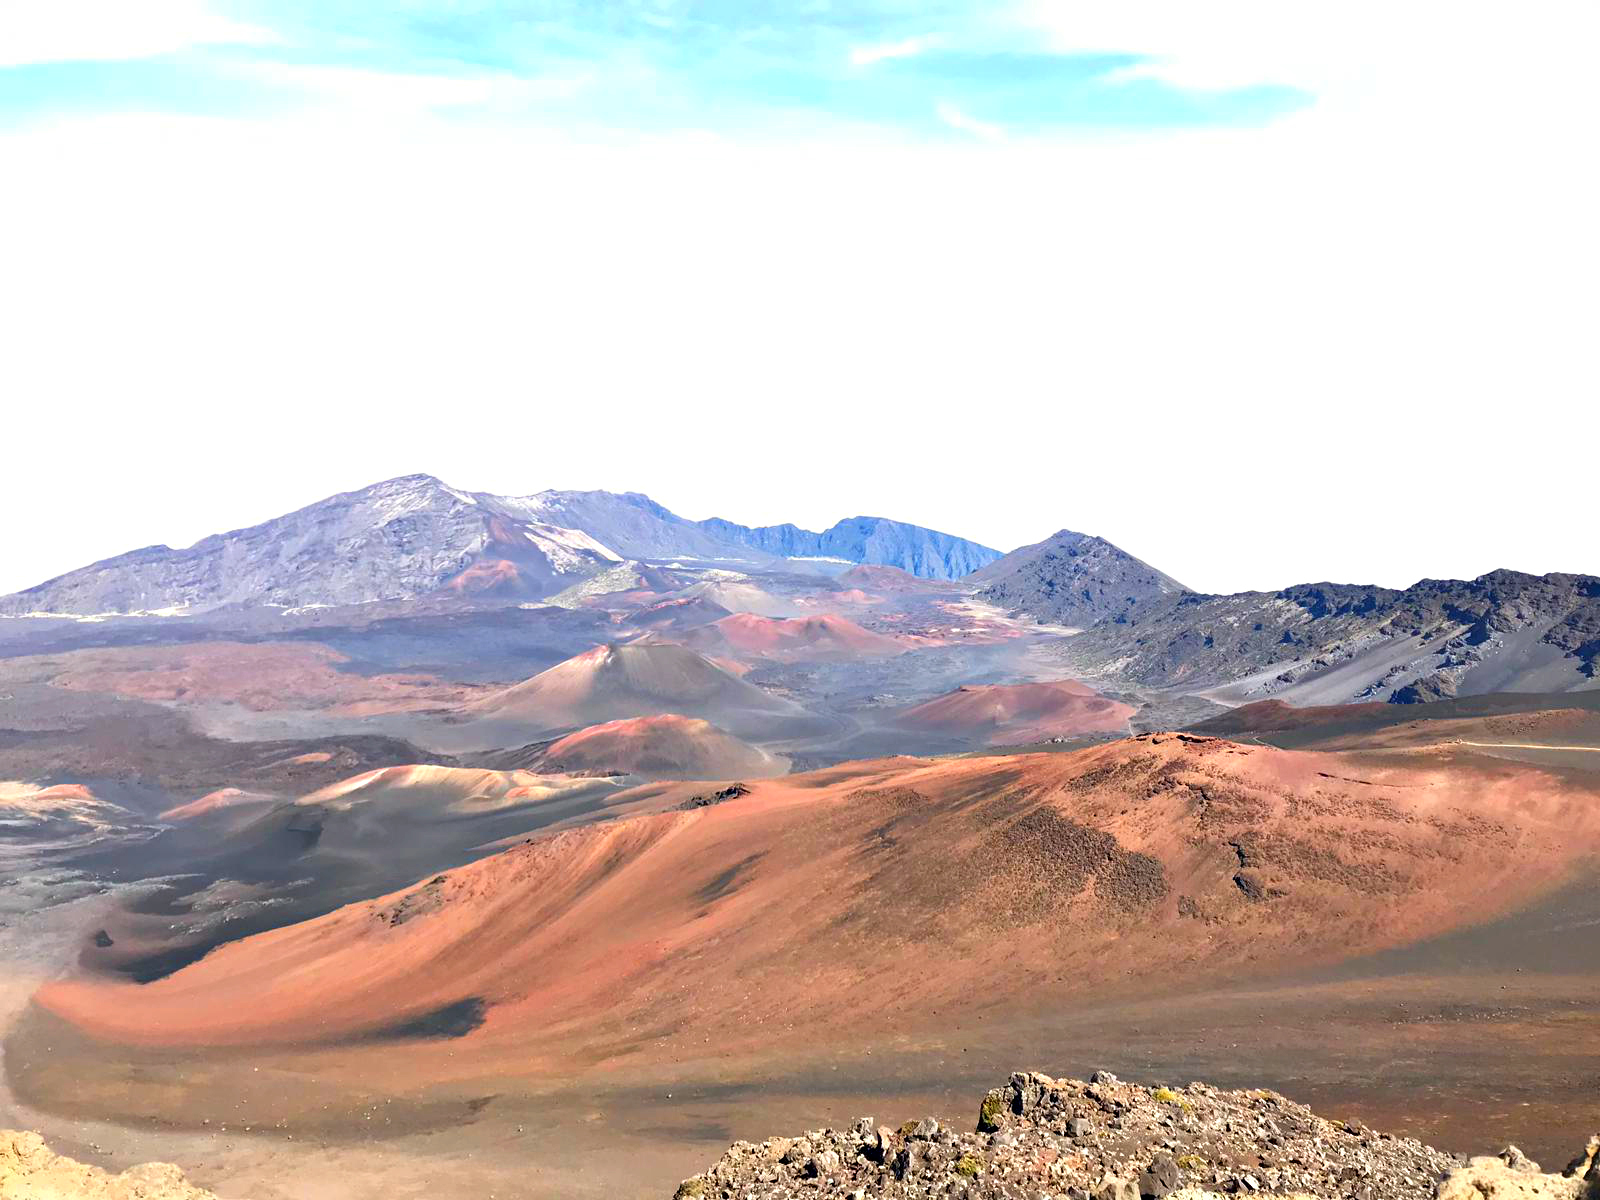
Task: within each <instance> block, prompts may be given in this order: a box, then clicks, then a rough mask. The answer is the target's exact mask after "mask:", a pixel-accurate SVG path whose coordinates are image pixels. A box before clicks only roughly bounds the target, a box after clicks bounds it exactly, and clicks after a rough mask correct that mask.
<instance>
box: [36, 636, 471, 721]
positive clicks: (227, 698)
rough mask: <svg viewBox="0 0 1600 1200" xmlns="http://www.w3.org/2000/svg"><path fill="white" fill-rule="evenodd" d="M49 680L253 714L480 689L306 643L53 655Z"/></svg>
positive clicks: (383, 706)
mask: <svg viewBox="0 0 1600 1200" xmlns="http://www.w3.org/2000/svg"><path fill="white" fill-rule="evenodd" d="M56 660H57V662H58V663H59V665H60V667H61V668H62V669H61V672H60V674H58V675H56V676H55V678H54V679H53V680H52V681H51V682H53V683H54V684H55V685H56V686H57V687H64V688H71V689H73V690H75V691H81V692H111V693H114V694H116V695H121V696H132V697H134V698H136V699H139V700H156V701H165V702H178V703H184V704H211V703H221V704H238V705H240V706H242V707H244V708H248V709H251V710H252V711H254V712H274V711H280V710H285V709H317V708H332V709H336V710H338V711H340V712H343V713H346V714H349V715H365V714H369V713H383V712H407V711H415V710H420V709H429V708H441V707H445V706H448V705H453V704H460V703H462V702H464V701H467V700H470V699H472V698H473V697H475V696H479V695H482V694H483V692H484V691H485V689H483V688H481V687H473V686H471V685H465V684H452V683H446V682H444V681H443V680H440V679H438V678H436V677H435V676H432V675H355V674H351V673H349V672H346V671H341V670H339V669H338V664H339V663H342V662H346V661H347V659H346V658H345V656H344V655H342V654H340V653H339V652H338V651H337V650H334V649H332V648H330V647H328V646H320V645H317V644H315V643H312V642H259V643H245V642H201V643H197V644H194V645H187V646H129V647H120V648H117V649H107V650H80V651H75V652H73V653H70V654H63V655H59V656H56Z"/></svg>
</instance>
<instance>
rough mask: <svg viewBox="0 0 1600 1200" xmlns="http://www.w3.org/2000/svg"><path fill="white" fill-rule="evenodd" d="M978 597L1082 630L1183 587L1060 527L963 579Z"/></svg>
mask: <svg viewBox="0 0 1600 1200" xmlns="http://www.w3.org/2000/svg"><path fill="white" fill-rule="evenodd" d="M967 582H968V583H975V584H979V585H980V586H981V587H982V591H980V592H979V593H978V595H979V597H980V598H981V599H984V600H987V601H989V603H991V604H997V605H999V606H1000V607H1002V608H1007V609H1010V610H1012V611H1013V612H1019V613H1025V614H1027V615H1028V616H1031V617H1035V618H1037V619H1039V620H1041V621H1051V622H1055V623H1056V624H1060V625H1075V626H1078V627H1080V628H1086V627H1088V626H1090V625H1093V624H1095V623H1096V622H1097V621H1103V620H1105V619H1107V618H1111V619H1113V620H1120V619H1122V618H1124V617H1126V616H1127V615H1128V614H1129V613H1130V612H1133V611H1134V610H1135V609H1138V608H1140V607H1142V606H1145V605H1148V604H1150V603H1152V602H1154V601H1158V600H1161V599H1164V598H1165V597H1168V596H1177V595H1182V594H1183V593H1185V592H1187V591H1188V590H1189V589H1188V588H1186V587H1184V586H1183V584H1181V583H1179V582H1178V581H1177V580H1176V579H1173V578H1171V577H1170V576H1168V575H1163V574H1162V573H1161V572H1160V571H1158V570H1156V569H1155V568H1154V567H1152V566H1150V565H1149V564H1148V563H1144V562H1141V561H1140V560H1139V559H1137V558H1134V557H1133V555H1131V554H1129V553H1128V552H1127V551H1125V550H1121V549H1119V548H1118V547H1116V546H1113V545H1112V544H1111V543H1110V542H1108V541H1106V540H1105V539H1104V538H1098V537H1091V536H1090V535H1088V534H1083V533H1074V532H1073V531H1072V530H1070V529H1063V530H1061V531H1060V532H1059V533H1056V534H1053V535H1051V536H1050V537H1048V538H1046V539H1045V540H1044V541H1042V542H1037V543H1035V544H1034V545H1032V546H1023V547H1021V548H1020V549H1017V550H1013V551H1012V552H1011V553H1010V554H1007V555H1006V556H1005V557H1003V558H1000V559H998V560H996V561H995V562H992V563H989V564H988V565H986V566H984V567H982V568H980V569H979V570H977V571H974V572H973V573H972V574H970V575H968V576H967Z"/></svg>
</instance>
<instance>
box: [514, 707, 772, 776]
mask: <svg viewBox="0 0 1600 1200" xmlns="http://www.w3.org/2000/svg"><path fill="white" fill-rule="evenodd" d="M529 765H530V766H534V767H535V768H536V769H537V770H540V771H546V772H564V773H566V774H569V775H638V776H642V777H644V778H646V779H739V778H750V779H761V778H765V777H767V776H769V775H782V774H783V773H784V772H785V771H786V770H788V763H787V761H785V760H784V759H781V758H777V757H775V756H773V755H771V754H768V753H767V752H766V751H765V750H760V749H758V748H756V747H755V746H752V745H750V744H749V743H748V742H742V741H740V740H739V739H738V738H736V737H734V736H733V735H732V734H728V733H724V732H723V731H722V730H720V729H718V728H717V727H716V726H715V725H713V724H711V723H710V722H709V721H699V720H696V719H694V718H693V717H685V716H680V715H679V714H677V713H663V714H662V715H660V716H655V717H634V718H631V719H629V720H624V721H608V722H606V723H605V724H603V725H591V726H589V727H588V728H587V729H580V730H578V731H577V732H576V733H570V734H568V735H567V736H566V737H564V738H562V739H561V740H560V741H558V742H556V743H554V744H553V745H551V746H549V747H548V748H546V749H545V750H544V751H543V752H542V753H541V754H540V755H539V757H538V760H537V762H536V763H531V764H529Z"/></svg>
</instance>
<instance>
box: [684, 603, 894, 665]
mask: <svg viewBox="0 0 1600 1200" xmlns="http://www.w3.org/2000/svg"><path fill="white" fill-rule="evenodd" d="M684 641H685V642H686V643H687V644H688V645H691V646H693V647H695V648H696V649H698V650H702V651H704V652H706V653H708V654H732V655H742V656H744V657H747V658H748V657H755V658H774V659H782V660H785V661H799V660H807V661H822V660H826V659H850V658H868V657H886V656H888V655H892V654H903V653H904V652H905V650H906V647H905V646H904V645H902V644H901V643H900V642H898V641H896V640H895V639H894V638H892V637H885V636H884V635H883V634H881V633H873V632H871V631H870V630H866V629H863V628H861V626H859V625H857V624H856V623H855V622H854V621H850V620H847V619H845V618H844V617H841V616H838V615H837V614H834V613H826V614H823V615H821V616H815V617H792V618H790V619H788V620H774V619H772V618H770V617H760V616H756V615H755V614H754V613H735V614H733V615H732V616H729V617H724V618H722V620H720V621H715V622H713V623H712V624H710V625H707V626H705V627H703V628H701V629H697V630H694V631H693V632H692V633H690V634H688V635H686V637H685V638H684Z"/></svg>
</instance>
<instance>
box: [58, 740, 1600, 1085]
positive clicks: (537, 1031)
mask: <svg viewBox="0 0 1600 1200" xmlns="http://www.w3.org/2000/svg"><path fill="white" fill-rule="evenodd" d="M1597 832H1600V810H1597V809H1596V806H1595V805H1594V804H1593V803H1592V795H1589V794H1585V793H1583V792H1581V791H1579V790H1575V789H1574V787H1573V786H1572V785H1571V784H1569V783H1567V782H1566V781H1564V780H1563V779H1561V778H1559V777H1557V776H1554V775H1551V774H1546V773H1543V772H1541V771H1539V770H1536V769H1533V768H1531V767H1526V766H1524V765H1522V764H1515V763H1507V762H1497V761H1487V760H1486V761H1484V762H1481V763H1477V762H1474V763H1470V764H1467V765H1462V761H1461V759H1460V758H1459V757H1445V756H1440V757H1437V758H1428V757H1425V756H1420V755H1419V756H1415V757H1413V758H1410V759H1408V760H1405V761H1404V762H1403V764H1402V765H1396V763H1395V761H1393V760H1389V761H1386V762H1385V763H1384V764H1383V765H1379V764H1378V763H1376V762H1374V761H1370V760H1367V759H1364V758H1363V757H1361V756H1359V755H1337V754H1328V753H1310V752H1298V751H1284V750H1278V749H1274V748H1271V747H1265V746H1240V745H1236V744H1233V743H1230V742H1226V741H1221V740H1216V739H1203V738H1196V737H1192V736H1189V735H1171V734H1166V735H1151V736H1145V737H1141V738H1136V739H1128V740H1123V741H1119V742H1113V743H1108V744H1106V745H1102V746H1097V747H1093V748H1090V749H1087V750H1082V751H1078V752H1074V753H1070V754H1055V755H1017V756H998V757H987V758H975V759H955V760H943V761H937V762H928V761H918V760H906V759H898V760H889V761H879V762H869V763H853V764H847V765H846V766H844V767H840V768H835V769H832V770H829V771H824V772H816V773H813V774H809V775H800V776H789V777H786V778H783V779H778V780H768V781H763V782H758V783H755V784H754V785H753V790H752V791H751V792H750V793H749V794H747V795H744V796H742V797H738V798H734V799H730V800H727V801H726V802H724V803H721V804H713V805H710V806H708V807H701V808H691V809H689V810H687V811H674V812H665V813H658V814H655V815H650V816H639V817H634V818H630V819H624V820H618V821H614V822H610V823H606V824H599V825H591V826H588V827H585V828H581V829H577V830H572V831H569V832H564V833H560V834H556V835H553V836H544V837H539V838H535V839H532V840H531V841H529V842H528V843H527V844H525V845H520V846H517V847H515V848H513V849H511V850H508V851H505V852H503V853H501V854H498V855H495V856H493V857H491V858H487V859H483V860H480V861H478V862H476V863H473V864H471V865H469V866H465V867H462V868H459V869H456V870H453V871H451V872H449V873H448V875H446V876H444V877H442V878H434V879H431V880H429V881H428V882H427V883H425V884H419V885H417V886H415V887H413V888H410V889H408V890H405V891H402V892H398V893H395V894H393V895H389V896H386V897H383V898H381V899H378V900H374V901H370V902H364V903H360V904H354V905H351V906H349V907H346V908H343V909H340V910H338V911H335V912H333V913H330V914H329V915H327V916H325V917H321V918H318V919H316V920H312V921H308V922H306V923H304V924H301V925H296V926H290V927H286V928H282V929H278V930H275V931H272V932H269V933H264V934H260V935H258V936H255V937H251V938H248V939H246V940H244V941H241V942H236V943H232V944H229V945H225V946H222V947H220V948H218V949H217V950H215V951H214V952H213V953H211V954H210V955H208V956H207V957H206V958H204V959H203V960H201V961H200V962H197V963H195V964H193V965H192V966H189V967H187V968H185V969H184V970H182V971H179V972H178V973H176V974H174V975H172V976H169V977H167V978H165V979H161V980H159V981H157V982H154V983H150V984H147V985H144V986H136V985H131V984H124V983H118V982H111V981H107V980H100V979H79V980H71V981H62V982H57V983H54V984H51V985H49V986H47V987H45V988H44V989H43V990H41V991H40V992H39V993H38V995H37V1003H38V1004H40V1005H41V1006H42V1007H43V1008H44V1009H46V1010H48V1011H49V1012H51V1013H53V1014H55V1015H56V1016H58V1017H59V1018H63V1019H65V1020H67V1021H69V1022H72V1023H73V1024H75V1025H76V1026H78V1027H79V1028H80V1029H81V1030H83V1031H84V1032H86V1033H89V1034H92V1035H93V1036H94V1037H96V1038H99V1039H102V1042H101V1045H102V1047H104V1046H105V1045H106V1044H109V1043H117V1042H122V1043H133V1044H142V1045H149V1046H166V1047H180V1046H230V1045H231V1046H240V1047H242V1046H260V1045H263V1044H277V1045H280V1046H293V1045H307V1046H317V1045H328V1044H329V1043H330V1042H334V1041H340V1040H344V1039H352V1038H357V1039H362V1038H366V1039H371V1040H366V1041H362V1040H357V1041H355V1042H351V1043H350V1044H349V1045H347V1046H346V1047H345V1048H344V1049H342V1050H341V1051H340V1052H339V1053H340V1054H341V1055H344V1056H347V1057H346V1058H345V1059H344V1060H343V1061H345V1062H347V1063H351V1062H364V1061H366V1059H363V1058H362V1056H368V1057H369V1058H371V1059H372V1064H369V1065H375V1064H376V1063H378V1062H379V1061H388V1059H387V1058H385V1056H388V1055H391V1054H392V1049H391V1048H390V1047H387V1046H385V1045H384V1044H383V1042H382V1040H381V1038H375V1037H373V1035H377V1034H382V1033H383V1032H384V1031H385V1030H391V1029H395V1028H401V1027H404V1026H405V1023H408V1022H415V1021H418V1020H422V1019H424V1018H426V1017H427V1016H428V1014H430V1013H435V1012H439V1011H442V1010H448V1009H451V1006H457V1007H459V1006H463V1005H465V1006H470V1007H472V1008H473V1010H474V1011H476V1012H478V1013H479V1014H480V1015H481V1016H482V1022H481V1024H480V1025H478V1026H477V1027H476V1028H475V1029H473V1030H471V1031H470V1032H468V1033H466V1034H465V1035H464V1036H461V1037H459V1038H455V1039H452V1040H450V1041H449V1042H448V1043H447V1044H446V1045H447V1047H448V1050H449V1054H448V1057H446V1056H445V1055H444V1054H443V1052H442V1050H441V1053H440V1054H439V1055H431V1056H429V1055H423V1054H422V1053H421V1051H420V1050H419V1051H418V1052H417V1056H416V1057H415V1058H413V1059H410V1060H408V1061H410V1062H411V1063H412V1064H413V1068H412V1069H413V1070H414V1071H416V1070H421V1069H422V1068H421V1067H419V1066H417V1065H416V1064H422V1063H427V1064H431V1065H430V1066H429V1067H428V1068H427V1069H429V1070H432V1071H436V1072H446V1073H449V1074H451V1075H452V1076H453V1077H462V1076H467V1075H476V1076H489V1075H502V1074H514V1075H518V1076H519V1077H553V1076H558V1075H563V1074H567V1073H570V1072H572V1071H576V1070H581V1069H584V1068H587V1067H593V1066H596V1065H610V1066H624V1065H630V1064H632V1065H639V1066H644V1065H648V1064H651V1063H662V1062H667V1061H669V1059H670V1060H675V1061H680V1062H681V1061H686V1060H688V1059H690V1058H693V1057H698V1056H703V1055H707V1054H709V1052H708V1051H707V1050H706V1047H707V1046H708V1045H710V1044H711V1043H712V1042H713V1041H714V1042H715V1044H716V1053H717V1054H719V1055H730V1056H735V1057H737V1056H740V1055H773V1054H775V1055H780V1056H782V1055H794V1054H803V1053H806V1052H807V1051H808V1049H810V1048H814V1047H815V1046H817V1045H819V1044H829V1045H834V1046H839V1045H844V1044H846V1043H850V1042H866V1043H868V1044H882V1042H883V1040H884V1039H885V1038H894V1037H897V1036H905V1035H909V1034H910V1033H911V1032H912V1031H914V1030H916V1029H917V1028H919V1027H926V1026H927V1022H928V1020H929V1014H932V1013H938V1012H943V1011H950V1009H948V1008H947V1007H946V1006H957V1005H958V1006H960V1008H959V1011H960V1012H961V1013H962V1014H963V1018H964V1019H982V1018H983V1016H984V1015H985V1014H986V1013H993V1012H997V1011H1000V1010H1003V1011H1005V1012H1006V1013H1007V1014H1009V1015H1013V1016H1015V1015H1019V1014H1022V1013H1025V1012H1028V1011H1034V1012H1042V1011H1049V1010H1052V1009H1053V1006H1059V1005H1061V1004H1062V1003H1066V1002H1069V1000H1070V998H1073V997H1079V998H1084V997H1088V996H1092V995H1093V996H1100V997H1115V996H1121V995H1129V994H1135V993H1137V994H1140V995H1151V994H1153V993H1156V992H1159V991H1160V990H1161V989H1168V990H1172V989H1190V988H1195V987H1199V986H1202V985H1203V984H1205V983H1206V982H1207V981H1216V980H1217V979H1218V978H1221V977H1229V978H1231V977H1235V976H1236V975H1237V974H1238V973H1239V972H1240V971H1241V970H1244V971H1249V972H1252V973H1254V974H1257V975H1260V974H1262V973H1265V972H1269V971H1278V970H1282V969H1285V968H1291V967H1299V966H1306V965H1311V964H1320V963H1329V962H1334V961H1339V960H1342V959H1345V958H1348V957H1350V956H1352V955H1356V954H1360V953H1365V952H1369V951H1373V950H1376V949H1379V948H1383V947H1391V946H1396V945H1401V944H1406V943H1409V942H1412V941H1415V940H1417V939H1421V938H1424V937H1428V936H1430V935H1434V934H1438V933H1440V932H1442V931H1445V930H1448V929H1451V928H1453V927H1456V926H1458V925H1460V924H1462V923H1463V922H1468V921H1472V922H1477V921H1483V920H1488V919H1491V918H1493V917H1494V916H1496V915H1497V914H1499V913H1502V912H1505V911H1508V910H1511V909H1513V908H1514V907H1516V906H1518V905H1521V904H1523V903H1525V902H1528V901H1529V900H1531V899H1532V898H1533V897H1534V896H1536V895H1538V894H1541V893H1542V892H1543V891H1545V890H1549V889H1554V888H1555V887H1557V886H1559V885H1560V884H1561V883H1562V882H1563V881H1564V880H1565V879H1567V878H1568V877H1570V875H1571V874H1572V872H1573V871H1574V869H1575V865H1576V864H1577V863H1578V861H1579V858H1580V856H1581V855H1582V854H1584V853H1585V851H1586V848H1587V847H1592V846H1594V845H1595V844H1596V833H1597ZM97 1053H102V1054H103V1053H105V1050H104V1049H102V1050H100V1051H98V1052H97ZM408 1053H409V1051H408ZM349 1056H353V1057H349ZM413 1079H414V1082H422V1080H419V1079H416V1078H415V1077H413Z"/></svg>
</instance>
